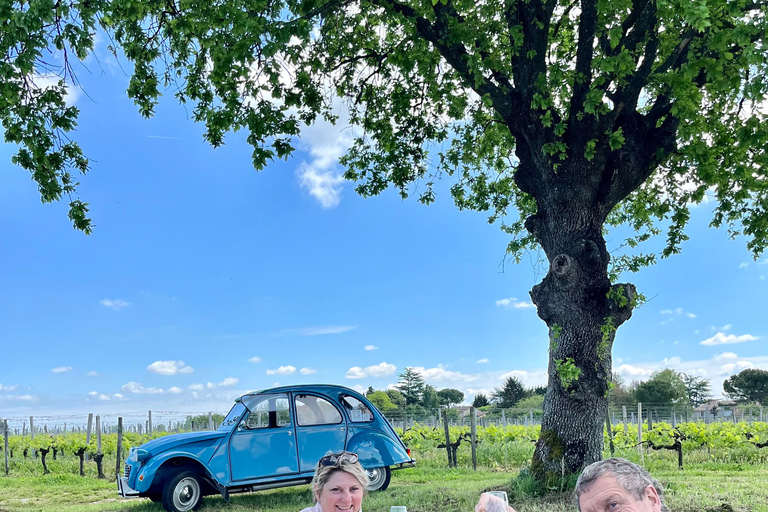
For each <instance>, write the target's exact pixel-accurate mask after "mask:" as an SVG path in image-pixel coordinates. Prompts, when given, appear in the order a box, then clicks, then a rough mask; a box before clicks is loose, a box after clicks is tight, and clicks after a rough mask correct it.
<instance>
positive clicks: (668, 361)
mask: <svg viewBox="0 0 768 512" xmlns="http://www.w3.org/2000/svg"><path fill="white" fill-rule="evenodd" d="M681 362H682V359H680V358H679V357H677V356H675V357H669V358H667V357H665V358H664V359H662V360H661V364H662V365H664V366H676V365H678V364H680V363H681Z"/></svg>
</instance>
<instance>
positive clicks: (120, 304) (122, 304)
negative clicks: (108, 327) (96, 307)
mask: <svg viewBox="0 0 768 512" xmlns="http://www.w3.org/2000/svg"><path fill="white" fill-rule="evenodd" d="M99 304H101V305H102V306H104V307H105V308H109V309H113V310H115V311H120V310H121V309H123V308H127V307H128V306H130V305H131V303H130V302H127V301H124V300H123V299H114V300H112V299H101V300H100V301H99Z"/></svg>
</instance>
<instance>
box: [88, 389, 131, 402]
mask: <svg viewBox="0 0 768 512" xmlns="http://www.w3.org/2000/svg"><path fill="white" fill-rule="evenodd" d="M88 396H90V397H91V398H96V399H98V400H101V401H102V402H108V401H110V400H121V399H123V398H124V396H123V395H121V394H120V393H113V394H111V395H109V394H106V393H99V392H97V391H91V392H90V393H88Z"/></svg>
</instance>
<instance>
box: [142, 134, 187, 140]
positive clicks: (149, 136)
mask: <svg viewBox="0 0 768 512" xmlns="http://www.w3.org/2000/svg"><path fill="white" fill-rule="evenodd" d="M147 138H148V139H165V140H187V138H186V137H170V136H167V135H147Z"/></svg>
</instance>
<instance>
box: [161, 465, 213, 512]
mask: <svg viewBox="0 0 768 512" xmlns="http://www.w3.org/2000/svg"><path fill="white" fill-rule="evenodd" d="M202 499H203V492H202V487H201V485H200V477H199V476H198V475H197V474H196V473H193V472H192V471H182V472H181V473H178V474H176V475H175V476H174V477H173V478H171V479H170V480H168V482H166V484H165V487H164V488H163V507H164V508H165V510H167V511H168V512H189V511H190V510H195V509H197V508H198V507H199V506H200V503H201V501H202Z"/></svg>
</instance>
